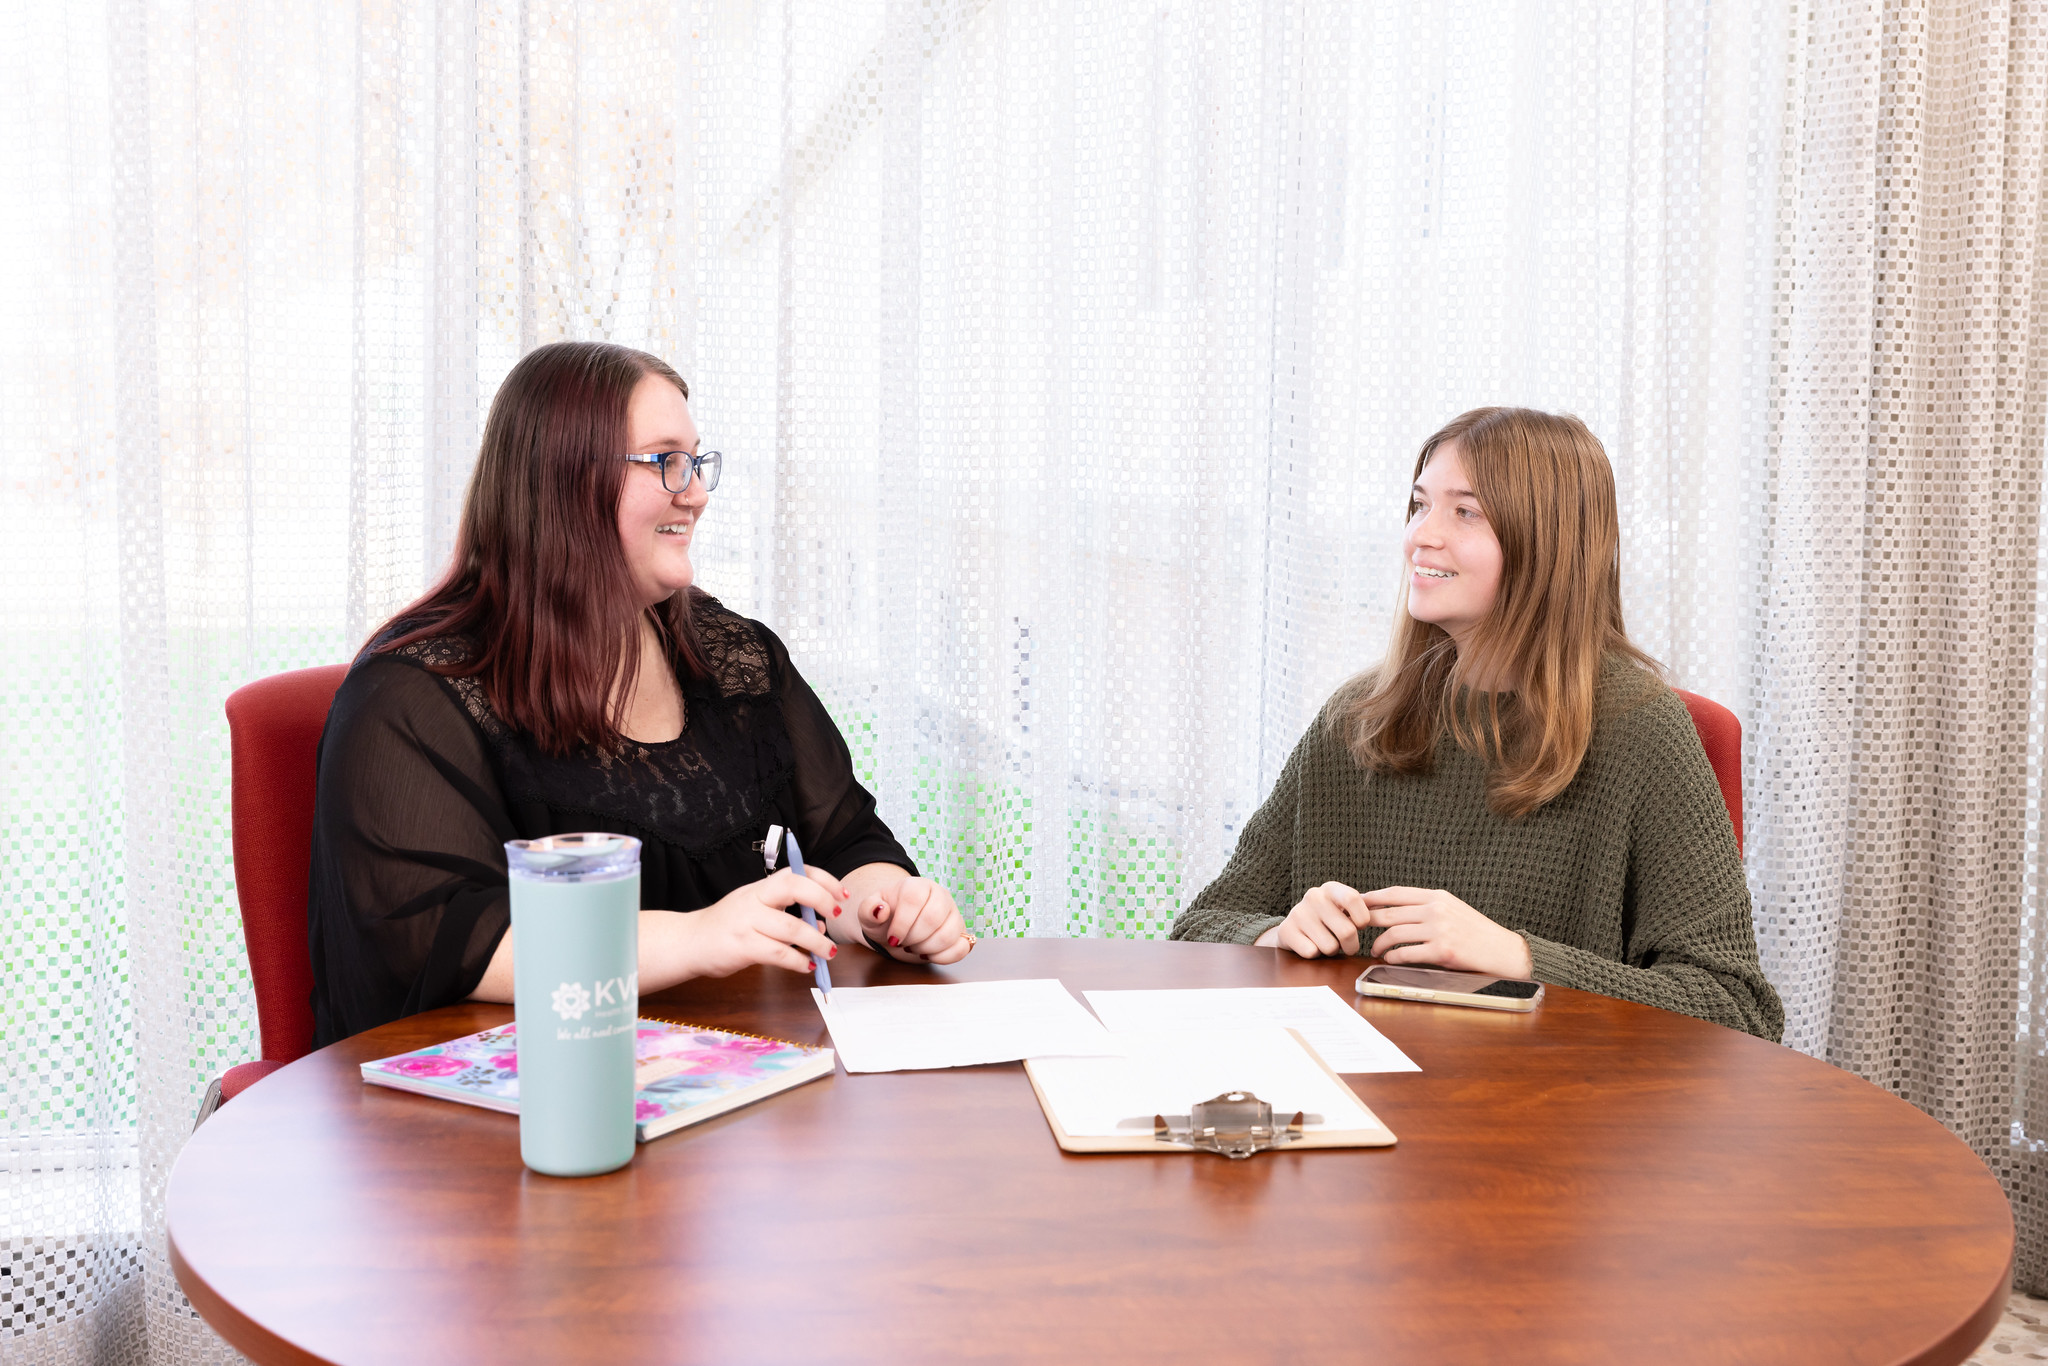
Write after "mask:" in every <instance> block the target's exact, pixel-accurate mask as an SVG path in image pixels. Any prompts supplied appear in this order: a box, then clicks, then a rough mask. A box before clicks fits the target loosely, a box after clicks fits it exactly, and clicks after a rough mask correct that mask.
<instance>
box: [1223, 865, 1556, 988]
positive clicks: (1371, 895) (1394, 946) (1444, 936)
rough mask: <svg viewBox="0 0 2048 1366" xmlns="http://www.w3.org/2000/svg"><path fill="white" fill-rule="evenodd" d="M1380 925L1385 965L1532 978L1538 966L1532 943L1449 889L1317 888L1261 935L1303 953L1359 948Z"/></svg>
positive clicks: (1377, 947) (1377, 949) (1263, 942)
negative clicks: (1368, 930) (1422, 965)
mask: <svg viewBox="0 0 2048 1366" xmlns="http://www.w3.org/2000/svg"><path fill="white" fill-rule="evenodd" d="M1368 926H1371V927H1375V928H1377V929H1378V930H1379V931H1380V936H1379V938H1378V939H1377V940H1375V941H1374V943H1373V952H1374V953H1375V954H1377V955H1378V956H1379V957H1380V959H1381V960H1382V961H1383V962H1388V963H1427V964H1429V965H1431V966H1433V967H1441V968H1456V969H1458V970H1460V971H1463V972H1491V973H1494V974H1495V975H1497V976H1500V977H1524V978H1525V977H1527V976H1529V974H1530V973H1531V972H1533V971H1534V970H1535V964H1534V963H1533V962H1532V961H1531V959H1530V957H1529V941H1528V940H1526V939H1524V938H1522V936H1521V935H1519V934H1516V933H1515V932H1514V931H1513V930H1511V929H1509V928H1507V926H1505V925H1502V924H1499V923H1497V922H1495V921H1492V920H1488V919H1487V918H1486V917H1485V916H1483V915H1481V914H1480V913H1479V912H1478V911H1475V910H1473V909H1472V908H1471V907H1470V906H1468V905H1466V904H1465V903H1464V902H1462V901H1460V900H1459V899H1458V898H1457V897H1454V896H1452V895H1451V894H1450V893H1449V892H1446V891H1430V890H1428V889H1425V888H1421V887H1382V888H1380V889H1379V890H1378V891H1376V892H1361V891H1358V890H1357V889H1356V888H1352V887H1347V886H1345V885H1344V884H1343V883H1341V882H1325V883H1324V884H1323V885H1322V886H1320V887H1311V888H1309V890H1308V894H1307V895H1306V896H1304V897H1302V899H1301V900H1300V901H1298V902H1296V903H1295V905H1294V909H1293V910H1291V911H1289V912H1288V913H1287V918H1286V919H1285V920H1283V921H1281V922H1280V923H1279V924H1278V925H1276V926H1274V927H1273V928H1272V929H1270V930H1267V931H1266V932H1265V933H1264V934H1262V935H1260V936H1259V938H1258V941H1257V942H1258V943H1259V945H1260V946H1262V947H1266V948H1274V947H1277V948H1283V949H1288V950H1291V951H1292V952H1294V953H1297V954H1299V955H1301V956H1302V957H1303V958H1321V957H1329V956H1333V955H1336V954H1345V955H1351V954H1355V953H1357V952H1358V948H1359V943H1360V940H1361V936H1360V934H1359V931H1360V930H1362V929H1365V928H1366V927H1368Z"/></svg>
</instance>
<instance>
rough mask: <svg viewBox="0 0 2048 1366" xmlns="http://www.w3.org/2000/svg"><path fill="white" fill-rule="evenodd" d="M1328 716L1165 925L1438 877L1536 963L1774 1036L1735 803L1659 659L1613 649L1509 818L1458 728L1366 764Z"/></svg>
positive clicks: (1269, 912)
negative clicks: (1581, 730) (1203, 883)
mask: <svg viewBox="0 0 2048 1366" xmlns="http://www.w3.org/2000/svg"><path fill="white" fill-rule="evenodd" d="M1328 720H1329V717H1328V709H1327V708H1325V714H1324V715H1322V716H1319V717H1317V718H1316V721H1315V724H1314V725H1312V726H1310V727H1309V730H1308V734H1306V735H1304V736H1303V737H1302V739H1301V743H1300V744H1299V745H1297V746H1295V750H1294V754H1293V756H1292V757H1291V758H1289V759H1288V761H1287V767H1286V768H1285V769H1283V770H1282V771H1281V774H1280V780H1279V782H1278V783H1277V784H1275V785H1274V788H1273V793H1272V795H1271V796H1270V797H1268V798H1267V799H1266V801H1265V804H1264V805H1262V806H1261V807H1260V808H1259V809H1258V810H1257V811H1256V812H1255V813H1253V815H1252V818H1251V819H1250V820H1249V821H1247V822H1246V823H1245V827H1244V831H1243V833H1242V834H1240V835H1239V837H1238V841H1237V852H1236V853H1235V854H1233V855H1232V856H1231V859H1230V862H1229V863H1228V864H1227V865H1225V867H1224V869H1223V871H1222V873H1221V874H1219V875H1218V876H1217V878H1216V880H1215V881H1214V882H1212V883H1210V884H1209V886H1208V887H1207V888H1206V889H1204V890H1203V892H1202V894H1201V895H1200V896H1198V897H1196V898H1195V900H1194V902H1193V904H1191V905H1190V906H1189V907H1188V908H1187V909H1186V910H1185V911H1182V912H1181V914H1180V916H1179V917H1178V918H1177V919H1176V920H1175V921H1174V923H1173V933H1172V937H1173V938H1175V939H1208V940H1220V941H1223V942H1226V943H1234V944H1249V943H1251V942H1252V941H1253V940H1255V939H1257V938H1258V937H1259V936H1260V935H1262V934H1264V933H1265V932H1266V931H1267V930H1269V929H1271V928H1273V927H1274V926H1275V925H1278V924H1279V923H1280V922H1281V921H1282V920H1283V919H1285V918H1286V915H1287V912H1288V910H1289V909H1290V908H1291V907H1293V906H1294V905H1295V903H1297V902H1299V901H1300V900H1301V898H1302V896H1303V895H1304V894H1306V893H1307V891H1308V889H1309V888H1311V887H1317V886H1320V885H1322V884H1323V883H1325V882H1341V883H1343V884H1345V885H1346V886H1349V887H1355V888H1357V889H1359V890H1361V891H1371V890H1374V889H1377V888H1380V887H1425V888H1432V889H1435V888H1441V889H1443V890H1445V891H1448V892H1450V893H1451V894H1452V895H1453V896H1456V897H1458V898H1459V899H1460V900H1462V901H1464V902H1465V903H1466V904H1467V905H1469V906H1472V907H1473V908H1475V909H1476V910H1478V911H1479V912H1480V913H1481V914H1483V915H1486V916H1488V917H1490V918H1491V919H1493V920H1495V921H1497V922H1499V923H1500V924H1502V925H1505V926H1507V927H1508V928H1509V929H1511V930H1514V931H1516V932H1517V933H1519V934H1521V935H1522V936H1523V937H1524V938H1525V939H1527V940H1528V941H1529V956H1530V958H1531V959H1533V960H1534V962H1535V976H1536V979H1537V980H1538V981H1541V982H1549V983H1552V984H1555V985H1557V986H1566V987H1578V988H1581V989H1583V990H1586V991H1597V992H1600V993H1601V994H1603V995H1607V996H1618V997H1620V998H1622V999H1623V1000H1628V1001H1639V1002H1641V1003H1643V1004H1644V1005H1652V1006H1661V1007H1662V1008H1664V1009H1665V1010H1675V1011H1679V1012H1681V1013H1683V1014H1686V1015H1693V1016H1697V1017H1698V1018H1700V1019H1702V1020H1711V1021H1713V1022H1714V1023H1716V1024H1723V1025H1727V1026H1728V1027H1729V1028H1731V1029H1740V1030H1744V1031H1746V1032H1748V1033H1751V1034H1755V1035H1757V1036H1758V1037H1759V1038H1764V1039H1771V1040H1776V1039H1777V1038H1778V1037H1779V1036H1780V1034H1782V1032H1783V1030H1784V1026H1785V1011H1784V1007H1783V1006H1782V1005H1781V1004H1780V1003H1779V1001H1778V993H1777V992H1776V991H1774V990H1773V989H1772V988H1771V984H1770V983H1769V982H1767V981H1765V980H1764V975H1763V970H1762V968H1761V967H1760V966H1759V965H1758V963H1757V953H1756V933H1755V930H1754V928H1753V926H1752V925H1751V923H1750V909H1749V887H1748V884H1747V883H1746V882H1745V881H1744V879H1743V874H1742V859H1741V856H1740V855H1739V854H1738V853H1737V852H1736V848H1735V831H1734V827H1733V826H1732V825H1731V824H1730V822H1729V819H1728V808H1727V807H1726V805H1724V804H1723V802H1722V800H1721V790H1720V788H1719V787H1718V786H1717V785H1716V783H1715V781H1714V772H1713V769H1712V767H1711V766H1709V764H1708V763H1707V756H1706V753H1705V751H1703V750H1702V749H1701V748H1700V740H1699V734H1698V732H1696V731H1695V730H1694V729H1693V725H1692V718H1691V717H1690V716H1689V715H1688V714H1687V712H1686V710H1685V704H1684V703H1683V702H1681V701H1679V699H1678V696H1677V695H1676V694H1675V693H1673V692H1672V691H1671V690H1670V689H1669V688H1667V687H1665V686H1664V685H1663V684H1662V683H1660V682H1658V681H1656V680H1655V679H1654V678H1652V677H1651V676H1650V675H1649V674H1647V673H1645V672H1644V671H1643V670H1641V669H1640V668H1638V667H1636V666H1635V665H1633V664H1631V663H1628V662H1626V661H1624V660H1622V659H1620V658H1610V659H1608V660H1607V661H1606V663H1605V666H1604V667H1603V669H1602V671H1601V678H1600V686H1599V690H1598V693H1597V696H1596V704H1595V712H1594V724H1593V739H1592V743H1591V744H1590V745H1589V746H1588V747H1587V750H1586V758H1585V762H1584V763H1583V764H1582V765H1581V766H1580V768H1579V771H1578V774H1577V775H1576V776H1575V777H1574V778H1573V779H1572V781H1571V784H1570V785H1569V786H1568V787H1566V788H1565V790H1564V791H1563V792H1561V793H1559V794H1558V795H1557V796H1556V797H1555V798H1553V799H1552V800H1551V801H1549V802H1547V803H1546V804H1544V805H1543V806H1541V807H1539V808H1538V809H1537V810H1536V811H1534V812H1532V813H1531V814H1530V815H1528V816H1526V817H1524V818H1523V819H1521V820H1518V821H1517V820H1508V819H1506V818H1504V817H1501V816H1497V815H1495V814H1494V813H1493V812H1492V811H1490V810H1488V809H1487V806H1486V765H1485V762H1484V760H1482V759H1480V758H1478V757H1477V756H1475V755H1473V754H1471V753H1468V752H1467V751H1465V750H1463V749H1460V748H1459V747H1458V745H1457V744H1456V743H1455V742H1454V741H1453V740H1451V739H1450V738H1449V737H1448V736H1446V737H1445V738H1444V739H1443V740H1442V741H1441V742H1440V743H1439V745H1438V746H1437V751H1436V759H1435V764H1434V768H1433V770H1432V771H1431V772H1429V773H1425V774H1418V775H1412V776H1411V775H1406V774H1386V773H1374V772H1371V771H1370V770H1367V769H1365V768H1362V767H1360V766H1359V764H1358V762H1357V761H1356V760H1355V759H1353V758H1352V757H1351V752H1350V750H1349V749H1348V748H1347V747H1346V745H1345V743H1344V741H1343V739H1342V738H1340V737H1338V736H1336V735H1333V734H1332V733H1331V728H1330V726H1329V724H1328ZM1377 935H1378V931H1377V930H1367V931H1365V933H1364V935H1362V936H1361V938H1362V939H1363V940H1364V946H1368V947H1369V945H1370V942H1371V939H1372V938H1375V937H1377Z"/></svg>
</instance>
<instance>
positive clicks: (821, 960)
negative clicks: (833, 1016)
mask: <svg viewBox="0 0 2048 1366" xmlns="http://www.w3.org/2000/svg"><path fill="white" fill-rule="evenodd" d="M782 838H783V840H784V841H785V842H787V844H788V845H789V871H790V872H792V873H795V874H796V875H797V876H798V877H802V876H803V875H804V851H803V850H801V849H799V848H797V847H796V831H794V830H791V831H789V832H788V833H787V834H785V835H783V837H782ZM797 905H798V906H800V907H802V909H803V913H804V924H806V925H809V926H810V927H811V928H812V929H814V930H815V929H817V928H818V913H817V912H816V911H814V910H812V909H811V908H810V907H809V906H804V905H803V903H802V902H798V903H797ZM811 964H812V972H811V975H812V976H814V977H816V978H817V979H818V990H819V991H822V992H824V993H825V999H826V1000H828V1001H829V1000H831V999H832V969H830V968H828V967H826V966H825V957H824V955H823V954H812V955H811Z"/></svg>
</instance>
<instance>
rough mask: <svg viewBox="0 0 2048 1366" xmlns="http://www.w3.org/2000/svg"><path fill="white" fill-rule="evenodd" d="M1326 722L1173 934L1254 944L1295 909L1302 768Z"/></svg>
mask: <svg viewBox="0 0 2048 1366" xmlns="http://www.w3.org/2000/svg"><path fill="white" fill-rule="evenodd" d="M1322 726H1323V719H1322V718H1321V717H1320V716H1319V717H1317V718H1316V720H1315V722H1314V723H1313V724H1312V725H1311V726H1310V727H1309V731H1308V734H1306V735H1304V736H1303V737H1302V738H1301V743H1300V744H1298V745H1296V746H1295V747H1294V753H1293V754H1291V755H1289V756H1288V759H1287V766H1286V767H1285V768H1283V769H1281V770H1280V779H1279V781H1278V782H1276V783H1274V784H1273V791H1272V793H1271V794H1270V795H1268V796H1267V798H1266V800H1265V801H1264V802H1262V803H1260V805H1259V809H1258V810H1257V811H1254V812H1253V813H1252V817H1251V819H1250V820H1248V821H1246V822H1245V823H1244V829H1243V830H1241V831H1239V832H1238V836H1237V850H1236V852H1234V853H1233V854H1231V856H1230V862H1228V863H1226V864H1224V865H1223V871H1222V872H1220V873H1218V874H1217V875H1216V880H1215V881H1213V882H1211V883H1210V884H1209V885H1208V886H1207V887H1204V888H1203V889H1202V894H1201V895H1200V896H1198V897H1196V898H1195V899H1194V900H1193V901H1192V902H1190V903H1189V904H1188V908H1187V909H1186V910H1184V911H1182V912H1181V913H1180V914H1179V915H1178V916H1175V917H1174V921H1173V929H1172V930H1171V931H1169V932H1168V934H1167V936H1166V937H1167V938H1168V939H1202V940H1209V941H1212V942H1216V943H1223V944H1249V943H1251V942H1253V941H1254V940H1256V939H1257V938H1258V937H1259V936H1260V935H1262V934H1264V933H1265V932H1266V931H1267V930H1270V929H1272V928H1273V927H1274V926H1275V925H1278V924H1279V923H1280V922H1281V921H1283V920H1285V919H1286V918H1287V912H1288V911H1289V910H1291V909H1293V894H1294V855H1293V848H1294V840H1293V835H1294V822H1295V816H1296V813H1297V808H1298V806H1299V805H1300V802H1301V770H1302V766H1303V765H1304V764H1305V763H1306V762H1307V758H1308V754H1309V751H1310V749H1311V748H1312V747H1313V745H1314V744H1315V742H1316V740H1317V738H1318V735H1319V732H1320V731H1321V729H1322Z"/></svg>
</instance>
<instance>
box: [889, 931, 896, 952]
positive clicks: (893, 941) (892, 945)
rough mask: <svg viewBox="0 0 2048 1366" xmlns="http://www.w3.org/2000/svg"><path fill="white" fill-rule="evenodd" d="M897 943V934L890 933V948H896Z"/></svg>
mask: <svg viewBox="0 0 2048 1366" xmlns="http://www.w3.org/2000/svg"><path fill="white" fill-rule="evenodd" d="M896 943H897V940H896V936H895V935H893V934H892V935H890V936H889V947H890V948H892V949H893V948H895V947H896Z"/></svg>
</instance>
